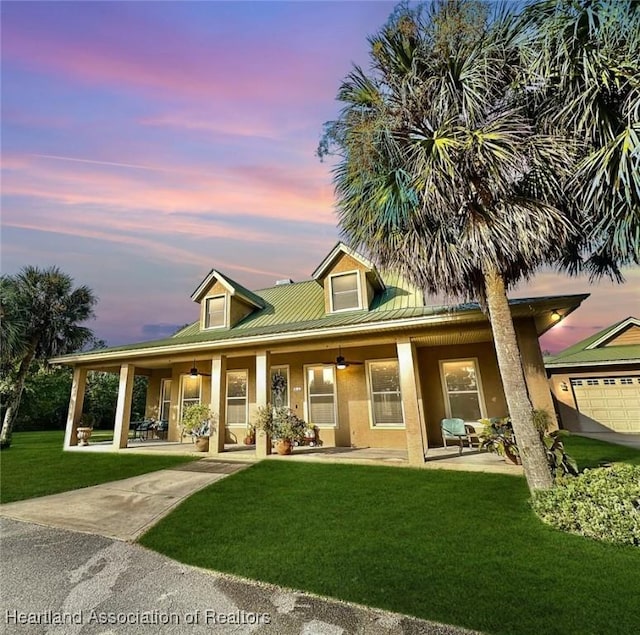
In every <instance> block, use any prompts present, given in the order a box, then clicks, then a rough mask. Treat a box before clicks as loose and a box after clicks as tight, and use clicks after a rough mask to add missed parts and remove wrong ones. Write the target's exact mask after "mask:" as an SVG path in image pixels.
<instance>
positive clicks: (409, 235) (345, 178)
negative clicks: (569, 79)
mask: <svg viewBox="0 0 640 635" xmlns="http://www.w3.org/2000/svg"><path fill="white" fill-rule="evenodd" d="M472 4H473V5H474V6H476V5H477V4H478V3H476V2H474V3H472ZM468 7H469V3H468V2H465V1H463V0H462V1H454V0H452V1H449V2H441V3H439V4H437V5H435V7H434V8H431V9H430V10H427V11H424V10H422V9H418V10H404V11H402V12H400V13H399V14H396V15H395V16H394V17H393V19H392V20H391V21H390V23H388V24H387V25H386V26H385V27H384V28H383V29H382V30H381V31H380V32H379V33H378V34H377V35H375V36H373V37H372V38H370V44H371V51H370V58H371V67H370V71H369V72H368V73H367V72H365V71H364V70H362V69H361V68H359V67H355V68H354V69H353V70H352V71H351V73H349V75H348V76H347V77H346V79H345V80H344V82H343V84H342V86H341V88H340V90H339V93H338V99H339V100H340V101H341V102H343V104H344V108H343V110H342V111H341V114H340V117H339V118H338V119H337V120H336V121H333V122H329V124H327V128H326V134H325V137H324V139H323V141H322V142H321V146H320V152H321V153H323V152H328V151H337V153H338V154H339V156H340V160H339V162H338V165H337V167H336V168H335V170H334V183H335V187H336V194H337V199H338V202H337V205H338V215H339V224H340V228H341V230H342V232H343V233H344V234H345V236H346V237H347V239H348V240H349V241H350V242H351V243H352V244H353V245H355V246H358V247H360V248H364V249H365V250H366V251H368V252H369V253H370V254H371V255H372V257H373V258H374V259H376V260H377V261H378V262H379V263H380V264H381V265H382V266H383V267H385V268H388V269H394V270H398V271H400V272H401V273H402V274H403V275H404V276H405V277H406V278H407V279H409V280H410V281H411V282H413V283H414V284H416V285H417V286H419V287H420V288H422V289H425V290H427V291H429V292H430V293H434V294H437V293H442V292H447V293H448V294H449V295H450V296H453V297H456V298H460V299H464V300H467V299H478V300H479V301H480V303H481V305H482V306H483V307H485V308H486V310H487V311H488V314H489V318H490V322H491V327H492V331H493V337H494V342H495V348H496V355H497V359H498V365H499V368H500V373H501V377H502V382H503V385H504V388H505V396H506V400H507V404H508V407H509V413H510V415H511V417H512V421H513V427H514V430H515V433H516V436H517V438H518V444H519V446H520V451H521V456H522V463H523V467H524V470H525V474H526V477H527V482H528V484H529V487H530V488H531V489H544V488H548V487H550V486H551V485H552V477H551V473H550V471H549V467H548V465H547V461H546V458H545V453H544V448H543V446H542V444H541V441H540V437H539V435H538V433H537V431H536V429H535V427H534V425H533V423H532V415H533V408H532V405H531V402H530V399H529V396H528V392H527V388H526V383H525V378H524V373H523V369H522V363H521V359H520V354H519V348H518V343H517V339H516V335H515V329H514V325H513V320H512V316H511V312H510V309H509V304H508V300H507V295H506V292H507V289H508V288H509V287H510V286H512V285H514V284H515V283H517V282H519V281H520V280H522V279H523V278H525V279H526V278H527V277H529V276H530V275H531V274H532V273H533V272H534V271H535V270H536V268H537V267H539V266H540V265H542V264H544V263H546V262H549V261H556V260H558V259H560V258H561V257H562V255H563V249H564V247H565V246H566V245H567V244H569V241H577V240H578V236H577V234H576V232H577V229H576V227H579V226H580V224H579V223H578V222H576V219H575V218H574V217H573V216H572V210H573V209H574V208H573V207H572V206H571V204H570V202H569V201H568V200H567V197H565V195H564V192H565V184H566V183H567V181H568V180H569V178H570V176H571V174H570V167H571V164H572V160H573V157H574V156H575V148H574V147H573V144H572V143H570V142H569V141H568V140H567V139H565V138H564V137H563V136H561V135H558V134H553V133H552V132H545V131H544V130H541V128H540V126H539V124H538V121H537V119H536V111H535V109H534V106H535V103H534V100H533V95H534V93H535V91H531V90H528V89H527V88H528V87H527V86H525V85H524V83H523V69H522V64H521V61H522V60H521V57H520V52H519V49H518V46H517V41H516V36H517V34H518V32H517V30H516V24H515V20H514V19H513V17H511V16H509V15H507V14H497V15H494V16H492V19H491V21H489V20H487V21H484V22H482V24H481V28H478V20H479V19H482V17H481V14H478V12H477V11H474V12H469V10H468ZM479 15H480V18H479V17H478V16H479ZM470 16H471V17H470ZM460 24H463V25H467V26H466V27H465V28H464V29H461V28H460Z"/></svg>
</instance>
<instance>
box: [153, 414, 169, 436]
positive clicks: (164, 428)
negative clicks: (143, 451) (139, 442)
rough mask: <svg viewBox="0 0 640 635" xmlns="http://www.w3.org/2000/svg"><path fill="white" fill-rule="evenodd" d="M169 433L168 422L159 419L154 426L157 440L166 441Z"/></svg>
mask: <svg viewBox="0 0 640 635" xmlns="http://www.w3.org/2000/svg"><path fill="white" fill-rule="evenodd" d="M168 432H169V422H168V421H167V420H166V419H161V420H160V421H158V423H157V424H156V434H157V435H158V438H159V439H166V438H167V433H168Z"/></svg>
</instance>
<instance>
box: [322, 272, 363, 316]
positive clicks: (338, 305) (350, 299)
mask: <svg viewBox="0 0 640 635" xmlns="http://www.w3.org/2000/svg"><path fill="white" fill-rule="evenodd" d="M329 280H330V284H331V310H332V311H347V310H348V309H359V308H360V294H359V293H358V272H357V271H354V272H352V273H341V274H338V275H335V276H331V277H330V278H329Z"/></svg>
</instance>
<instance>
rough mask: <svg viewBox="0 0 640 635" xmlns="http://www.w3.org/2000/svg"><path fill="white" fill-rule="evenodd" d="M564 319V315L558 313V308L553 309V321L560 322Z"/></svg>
mask: <svg viewBox="0 0 640 635" xmlns="http://www.w3.org/2000/svg"><path fill="white" fill-rule="evenodd" d="M561 319H562V316H561V315H560V313H558V310H557V309H554V310H553V311H551V320H552V321H553V322H559V321H560V320H561Z"/></svg>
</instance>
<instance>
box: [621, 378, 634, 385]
mask: <svg viewBox="0 0 640 635" xmlns="http://www.w3.org/2000/svg"><path fill="white" fill-rule="evenodd" d="M620 383H621V384H622V385H623V386H630V385H631V384H633V379H632V378H631V377H621V378H620Z"/></svg>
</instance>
